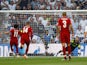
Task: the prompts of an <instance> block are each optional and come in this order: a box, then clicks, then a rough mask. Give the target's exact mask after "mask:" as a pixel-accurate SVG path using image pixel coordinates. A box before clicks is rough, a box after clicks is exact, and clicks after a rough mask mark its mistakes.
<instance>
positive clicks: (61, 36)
mask: <svg viewBox="0 0 87 65" xmlns="http://www.w3.org/2000/svg"><path fill="white" fill-rule="evenodd" d="M60 41H61V43H62V51H63V55H64V59H65V60H66V59H67V58H66V47H65V44H66V43H65V42H66V40H65V35H64V34H62V33H61V35H60Z"/></svg>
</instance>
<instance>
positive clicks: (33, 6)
mask: <svg viewBox="0 0 87 65" xmlns="http://www.w3.org/2000/svg"><path fill="white" fill-rule="evenodd" d="M36 5H37V6H38V7H39V2H38V1H37V0H33V1H32V2H31V6H32V9H33V10H34V8H35V6H36Z"/></svg>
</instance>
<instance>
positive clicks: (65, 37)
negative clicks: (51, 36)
mask: <svg viewBox="0 0 87 65" xmlns="http://www.w3.org/2000/svg"><path fill="white" fill-rule="evenodd" d="M60 41H61V43H68V44H69V43H70V33H69V32H67V33H65V32H64V33H60Z"/></svg>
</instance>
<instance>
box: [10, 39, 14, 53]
mask: <svg viewBox="0 0 87 65" xmlns="http://www.w3.org/2000/svg"><path fill="white" fill-rule="evenodd" d="M10 47H11V52H13V42H12V40H10Z"/></svg>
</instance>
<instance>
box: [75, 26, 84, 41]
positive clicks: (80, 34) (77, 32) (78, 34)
mask: <svg viewBox="0 0 87 65" xmlns="http://www.w3.org/2000/svg"><path fill="white" fill-rule="evenodd" d="M76 36H78V37H79V38H80V41H81V40H82V39H83V38H84V31H83V30H82V27H81V26H80V25H79V26H78V29H77V31H76V34H75V37H76Z"/></svg>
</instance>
